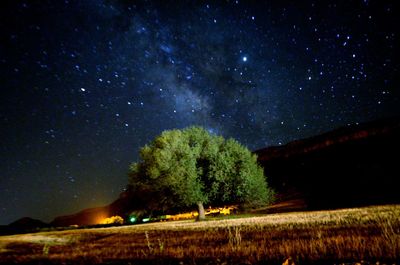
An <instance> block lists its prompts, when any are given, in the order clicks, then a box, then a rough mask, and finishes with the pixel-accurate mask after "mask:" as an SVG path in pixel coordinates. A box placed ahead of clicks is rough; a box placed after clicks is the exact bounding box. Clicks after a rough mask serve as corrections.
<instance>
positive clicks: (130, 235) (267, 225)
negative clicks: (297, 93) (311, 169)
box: [0, 205, 400, 265]
mask: <svg viewBox="0 0 400 265" xmlns="http://www.w3.org/2000/svg"><path fill="white" fill-rule="evenodd" d="M399 216H400V205H391V206H373V207H366V208H353V209H344V210H334V211H318V212H297V213H285V214H271V215H265V216H261V217H247V218H238V219H225V220H214V221H208V222H200V223H198V222H194V221H177V222H164V223H152V224H143V225H135V226H123V227H113V228H97V229H82V230H70V231H59V232H42V233H35V234H25V235H13V236H1V237H0V263H1V264H16V263H18V264H283V263H284V262H285V261H286V260H287V259H288V258H289V257H290V258H291V259H292V260H293V262H294V263H295V264H343V263H345V264H356V263H360V264H377V262H378V263H379V264H400V263H399V260H400V220H399ZM286 264H289V263H287V262H286ZM286 264H285V265H286Z"/></svg>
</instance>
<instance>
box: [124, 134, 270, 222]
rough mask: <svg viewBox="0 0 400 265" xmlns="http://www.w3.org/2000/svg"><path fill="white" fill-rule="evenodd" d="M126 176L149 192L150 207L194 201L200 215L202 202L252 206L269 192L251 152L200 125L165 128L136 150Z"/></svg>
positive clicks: (265, 200)
mask: <svg viewBox="0 0 400 265" xmlns="http://www.w3.org/2000/svg"><path fill="white" fill-rule="evenodd" d="M129 180H130V185H131V187H132V189H133V191H134V192H138V193H139V194H143V195H144V194H147V196H146V195H144V196H146V197H147V201H148V203H149V207H154V208H157V207H158V209H161V210H167V209H171V208H175V209H178V208H179V207H193V206H194V205H197V206H198V207H199V218H200V219H203V218H204V208H203V204H207V203H210V204H215V205H217V204H218V205H221V204H227V203H235V204H236V203H237V204H246V205H252V206H256V205H265V204H267V203H269V202H271V200H272V197H273V192H272V191H271V189H269V188H268V186H267V182H266V178H265V177H264V173H263V169H262V168H261V167H260V166H259V165H258V164H257V157H256V155H255V154H252V153H251V152H250V151H249V150H248V149H247V148H246V147H244V146H242V145H241V144H239V143H238V142H237V141H235V140H233V139H228V140H225V139H224V138H222V137H220V136H216V135H212V134H210V133H208V131H206V130H204V129H203V128H200V127H189V128H186V129H183V130H169V131H164V132H163V133H162V134H161V135H160V136H158V137H156V138H155V139H154V140H153V141H152V142H151V143H150V144H148V145H146V146H144V147H143V148H142V149H141V150H140V161H139V162H138V163H133V164H132V165H131V166H130V174H129Z"/></svg>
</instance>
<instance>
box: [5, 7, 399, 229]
mask: <svg viewBox="0 0 400 265" xmlns="http://www.w3.org/2000/svg"><path fill="white" fill-rule="evenodd" d="M261 2H266V3H261ZM271 2H273V3H271ZM394 2H395V1H378V0H376V1H373V0H371V1H362V0H359V1H314V2H309V1H252V2H245V1H241V0H238V1H208V2H205V1H204V2H203V1H202V2H197V3H196V2H194V1H160V2H152V1H147V2H146V1H143V2H142V1H128V0H121V1H105V0H103V1H102V0H85V1H67V0H66V1H26V2H25V1H1V2H0V80H1V83H0V86H1V87H0V93H1V97H0V139H1V142H0V143H1V145H0V224H8V223H10V222H12V221H14V220H16V219H18V218H20V217H23V216H30V217H33V218H38V219H41V220H43V221H51V220H52V219H53V218H54V217H56V216H58V215H65V214H70V213H74V212H77V211H79V210H82V209H84V208H87V207H94V206H101V205H105V204H108V203H110V202H112V201H113V200H115V199H116V198H117V197H118V195H119V193H120V192H121V191H123V189H124V187H125V185H126V184H127V171H128V167H129V164H130V163H131V162H134V161H136V160H137V159H138V151H139V148H140V147H141V146H143V145H145V144H146V143H148V142H149V141H150V140H152V139H153V138H154V137H155V136H156V135H158V134H160V133H161V132H162V131H163V130H167V129H172V128H184V127H187V126H190V125H201V126H204V127H205V128H206V129H207V130H209V131H210V132H212V133H216V134H220V135H223V136H224V137H233V138H236V139H237V140H238V141H239V142H241V143H243V144H244V145H246V146H247V147H249V148H250V149H251V150H255V149H259V148H263V147H267V146H271V145H281V144H285V143H288V142H290V141H292V140H296V139H301V138H305V137H309V136H313V135H317V134H320V133H322V132H326V131H329V130H332V129H335V128H338V127H342V126H347V125H349V124H357V123H360V122H366V121H371V120H375V119H381V118H386V117H391V116H394V115H399V114H400V107H399V104H400V97H399V95H400V92H399V89H398V85H399V82H398V80H397V79H398V75H399V63H398V60H397V59H395V58H396V55H397V56H399V55H398V51H399V25H400V21H399V20H400V19H399V18H400V13H399V10H398V9H396V8H395V7H394Z"/></svg>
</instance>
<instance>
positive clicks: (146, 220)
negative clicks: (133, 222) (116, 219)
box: [142, 218, 150, 223]
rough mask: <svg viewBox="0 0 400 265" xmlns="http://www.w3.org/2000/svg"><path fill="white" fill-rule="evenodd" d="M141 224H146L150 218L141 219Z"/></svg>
mask: <svg viewBox="0 0 400 265" xmlns="http://www.w3.org/2000/svg"><path fill="white" fill-rule="evenodd" d="M142 221H143V223H146V222H148V221H150V218H143V220H142Z"/></svg>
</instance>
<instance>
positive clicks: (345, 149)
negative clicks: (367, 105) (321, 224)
mask: <svg viewBox="0 0 400 265" xmlns="http://www.w3.org/2000/svg"><path fill="white" fill-rule="evenodd" d="M399 150H400V119H399V118H398V117H397V118H393V119H388V120H381V121H376V122H371V123H365V124H361V125H358V126H351V127H344V128H340V129H338V130H335V131H332V132H328V133H325V134H322V135H319V136H315V137H311V138H308V139H304V140H299V141H295V142H292V143H289V144H287V145H285V146H281V147H270V148H265V149H261V150H258V151H256V152H255V153H256V154H257V155H258V160H259V162H260V164H261V165H262V166H263V167H264V168H265V174H266V176H267V177H268V182H269V183H270V185H271V186H272V187H274V188H275V189H276V190H277V191H278V193H280V194H290V193H292V192H293V191H295V192H296V194H298V195H299V196H301V197H303V198H304V199H305V200H306V204H307V205H308V207H309V208H311V209H316V208H336V207H351V206H359V205H368V204H381V203H398V202H400V195H399V193H398V185H397V184H396V183H398V179H399V177H400V174H399V165H400V156H399V155H398V153H399Z"/></svg>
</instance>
